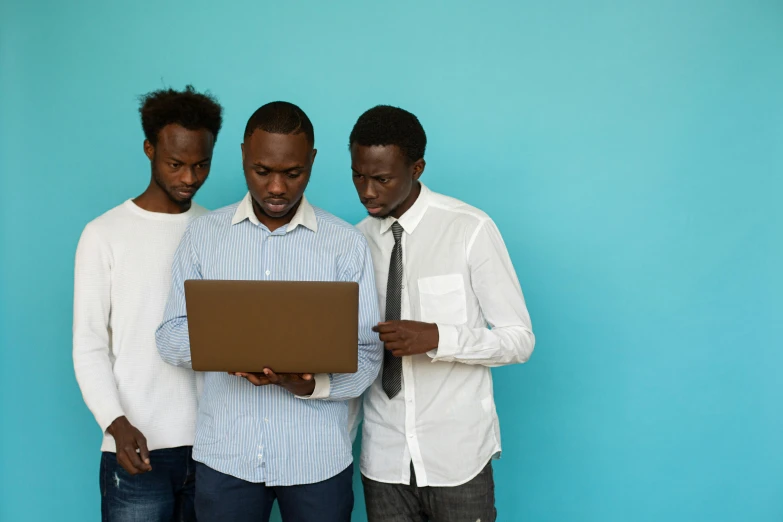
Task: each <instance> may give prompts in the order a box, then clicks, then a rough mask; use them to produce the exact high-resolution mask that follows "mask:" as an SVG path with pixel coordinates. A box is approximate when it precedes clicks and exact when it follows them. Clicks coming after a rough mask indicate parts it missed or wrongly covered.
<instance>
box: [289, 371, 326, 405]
mask: <svg viewBox="0 0 783 522" xmlns="http://www.w3.org/2000/svg"><path fill="white" fill-rule="evenodd" d="M313 379H315V389H314V390H313V393H311V394H310V395H305V396H300V395H297V396H296V398H297V399H307V400H312V399H328V398H329V394H330V393H331V391H332V378H331V376H330V375H329V374H328V373H316V374H315V375H314V376H313Z"/></svg>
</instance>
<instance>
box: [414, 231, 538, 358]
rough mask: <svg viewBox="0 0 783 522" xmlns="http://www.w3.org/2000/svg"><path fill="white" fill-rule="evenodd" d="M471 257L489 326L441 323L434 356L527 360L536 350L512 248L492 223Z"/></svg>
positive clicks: (474, 245)
mask: <svg viewBox="0 0 783 522" xmlns="http://www.w3.org/2000/svg"><path fill="white" fill-rule="evenodd" d="M467 255H468V267H469V270H470V279H469V280H470V282H471V287H472V289H473V293H474V294H475V295H476V297H477V299H478V302H479V306H480V307H481V311H482V313H483V314H484V319H485V320H486V322H487V325H488V326H489V328H471V327H469V326H466V325H445V324H438V325H437V326H438V333H439V336H440V341H439V344H438V348H436V349H435V350H432V351H430V352H429V356H430V357H431V358H432V360H433V361H446V362H459V363H464V364H480V365H484V366H503V365H507V364H515V363H524V362H526V361H527V360H528V359H529V358H530V356H531V354H532V353H533V347H534V346H535V336H534V335H533V327H532V325H531V323H530V315H529V314H528V311H527V307H526V305H525V299H524V296H523V295H522V289H521V288H520V285H519V280H518V279H517V276H516V272H514V267H513V265H512V264H511V258H510V257H509V255H508V250H507V249H506V245H505V243H504V242H503V238H502V237H501V235H500V231H499V230H498V228H497V226H496V225H495V223H494V222H492V220H489V219H487V220H486V221H484V222H482V224H480V225H479V227H478V228H477V230H476V232H475V233H474V236H473V239H472V242H471V243H469V245H468V254H467Z"/></svg>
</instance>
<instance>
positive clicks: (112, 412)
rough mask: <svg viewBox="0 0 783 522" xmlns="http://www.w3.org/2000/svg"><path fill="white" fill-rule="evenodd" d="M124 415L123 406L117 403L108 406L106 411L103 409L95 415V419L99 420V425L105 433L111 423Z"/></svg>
mask: <svg viewBox="0 0 783 522" xmlns="http://www.w3.org/2000/svg"><path fill="white" fill-rule="evenodd" d="M123 416H125V412H124V411H122V407H121V406H120V405H119V404H117V405H113V406H109V407H107V408H106V410H105V411H102V412H100V413H99V414H97V415H96V416H95V420H96V421H98V425H99V426H100V427H101V430H102V431H103V433H106V430H108V429H109V426H111V423H112V422H114V421H116V420H117V419H119V418H120V417H123Z"/></svg>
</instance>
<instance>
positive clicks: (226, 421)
mask: <svg viewBox="0 0 783 522" xmlns="http://www.w3.org/2000/svg"><path fill="white" fill-rule="evenodd" d="M313 145H314V133H313V127H312V124H311V123H310V120H309V118H308V117H307V115H306V114H305V113H304V112H303V111H302V110H301V109H300V108H299V107H297V106H296V105H292V104H290V103H285V102H273V103H270V104H267V105H264V106H263V107H261V108H260V109H258V110H257V111H256V112H255V113H254V114H253V116H251V117H250V120H249V121H248V123H247V127H246V129H245V138H244V143H243V144H242V163H243V168H244V172H245V179H246V181H247V186H248V194H247V195H246V196H245V198H244V199H243V200H242V201H240V202H239V203H236V204H234V205H231V206H229V207H226V208H223V209H221V210H217V211H215V212H212V213H210V214H207V215H206V216H203V217H202V218H200V219H197V220H195V221H194V222H193V223H192V224H191V226H190V227H189V228H188V230H187V232H185V235H184V236H183V238H182V242H181V244H180V246H179V249H178V250H177V253H176V255H175V258H174V264H173V268H172V287H171V293H170V295H169V302H168V304H167V307H166V312H165V314H164V318H163V323H162V324H161V325H160V328H159V329H158V331H157V333H156V338H157V343H158V351H159V352H160V354H161V356H162V357H163V359H164V360H165V361H166V362H168V363H170V364H173V365H176V366H183V367H190V365H191V359H190V344H189V340H188V324H187V314H186V309H185V294H184V286H183V284H184V281H186V280H188V279H234V280H285V281H356V282H358V283H359V361H358V363H359V364H358V372H357V373H355V374H330V375H327V374H317V375H312V374H301V375H292V374H279V375H277V374H274V373H273V372H272V371H271V370H265V373H259V374H248V373H244V374H233V375H230V374H226V373H206V374H205V381H204V392H203V395H202V397H201V401H200V404H199V412H198V422H197V427H196V441H195V444H194V447H193V458H194V459H195V460H196V461H197V471H196V515H197V517H198V519H199V522H212V521H221V522H244V521H251V520H252V521H258V520H264V521H266V520H269V514H270V511H271V509H272V505H273V503H274V501H275V499H276V500H277V501H278V502H279V505H280V511H281V513H282V515H283V519H284V520H297V521H299V520H302V521H318V522H330V521H334V522H348V521H349V520H350V516H351V510H352V507H353V492H352V485H351V484H352V468H353V465H352V453H351V440H350V437H349V434H348V418H347V417H348V406H347V403H346V402H345V401H346V400H347V399H351V398H355V397H358V396H360V395H361V394H362V392H364V390H365V389H366V388H367V387H368V386H369V385H370V384H371V383H372V382H373V381H374V380H375V378H376V376H377V375H378V371H379V369H380V365H381V360H382V351H383V350H382V345H381V343H380V341H379V339H378V337H377V334H375V333H373V332H372V327H373V326H374V325H375V324H376V323H377V322H378V320H379V314H378V298H377V294H376V289H375V280H374V275H373V264H372V258H371V255H370V251H369V248H368V246H367V243H366V241H365V239H364V237H362V235H361V234H360V233H359V232H358V231H357V230H356V229H354V228H353V227H352V226H350V225H349V224H347V223H345V222H344V221H342V220H340V219H338V218H336V217H335V216H333V215H331V214H329V213H327V212H325V211H323V210H321V209H319V208H316V207H313V206H312V205H310V203H309V202H308V201H307V199H306V198H305V197H304V191H305V188H306V187H307V183H308V181H309V179H310V171H311V169H312V165H313V161H314V159H315V155H316V150H315V149H314V148H313ZM291 313H292V314H295V313H296V310H291Z"/></svg>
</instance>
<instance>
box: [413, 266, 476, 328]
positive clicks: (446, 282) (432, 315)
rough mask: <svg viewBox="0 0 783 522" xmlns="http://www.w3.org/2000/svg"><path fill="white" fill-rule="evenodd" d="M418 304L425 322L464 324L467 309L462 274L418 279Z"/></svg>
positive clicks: (466, 319)
mask: <svg viewBox="0 0 783 522" xmlns="http://www.w3.org/2000/svg"><path fill="white" fill-rule="evenodd" d="M419 305H420V307H421V320H422V321H424V322H425V323H440V324H465V323H466V322H467V321H468V310H467V299H466V298H465V282H464V280H463V278H462V274H448V275H442V276H435V277H423V278H421V279H419Z"/></svg>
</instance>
